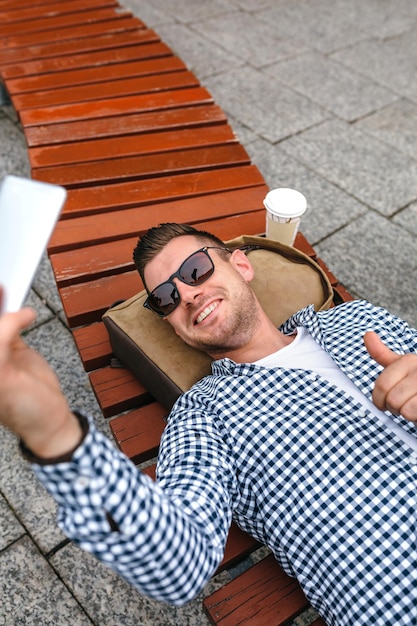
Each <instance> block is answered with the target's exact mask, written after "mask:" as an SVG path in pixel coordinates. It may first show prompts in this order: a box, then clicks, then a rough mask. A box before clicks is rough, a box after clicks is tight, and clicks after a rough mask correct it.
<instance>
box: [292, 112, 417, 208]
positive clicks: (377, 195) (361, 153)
mask: <svg viewBox="0 0 417 626" xmlns="http://www.w3.org/2000/svg"><path fill="white" fill-rule="evenodd" d="M281 147H282V149H283V150H284V151H285V152H288V153H289V154H291V155H292V156H294V157H295V158H298V159H299V160H300V161H302V162H303V163H304V164H305V165H306V166H308V167H310V168H311V169H313V170H315V171H317V172H318V173H319V174H321V175H322V176H323V177H324V178H326V179H327V180H329V181H330V182H332V183H333V184H335V185H337V186H338V187H341V188H342V189H344V190H345V191H347V192H348V193H350V194H351V195H352V196H353V197H355V198H357V199H358V200H360V201H361V202H363V203H365V204H367V205H368V206H369V207H370V208H372V209H375V210H377V211H379V212H380V213H381V214H382V215H386V216H389V215H393V214H394V213H396V212H397V211H398V210H399V209H401V208H403V207H405V206H406V205H408V204H409V203H410V202H412V201H414V200H416V199H417V161H412V160H411V159H409V158H407V157H406V156H405V155H404V154H402V153H401V152H399V151H398V150H395V149H394V148H392V147H389V146H387V145H386V144H385V143H383V142H382V141H379V140H378V139H375V138H373V137H370V136H369V135H368V134H365V133H363V132H361V131H360V130H359V129H358V128H354V127H353V126H351V125H348V124H346V123H344V122H342V121H338V120H331V121H328V122H324V123H323V124H321V125H320V126H316V127H315V128H312V129H310V130H308V131H306V132H304V133H302V134H299V135H297V136H294V137H291V138H290V139H288V140H286V141H284V142H282V144H281Z"/></svg>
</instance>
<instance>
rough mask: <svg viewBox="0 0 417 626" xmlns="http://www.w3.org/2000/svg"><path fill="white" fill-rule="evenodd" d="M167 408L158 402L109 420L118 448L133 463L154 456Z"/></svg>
mask: <svg viewBox="0 0 417 626" xmlns="http://www.w3.org/2000/svg"><path fill="white" fill-rule="evenodd" d="M166 416H167V410H166V408H164V407H163V406H162V405H161V404H159V403H158V402H152V403H151V404H149V405H147V406H145V407H141V408H139V409H136V410H134V411H130V412H129V413H126V414H124V415H119V416H118V417H114V418H113V419H112V420H111V421H110V428H111V431H112V435H113V437H114V439H115V441H116V443H117V445H118V447H119V448H120V450H122V451H123V452H124V453H125V454H126V455H127V456H128V457H129V458H130V459H131V460H132V461H133V462H134V463H143V462H144V461H147V460H148V459H151V458H153V457H155V456H156V454H157V452H158V448H159V441H160V439H161V435H162V433H163V431H164V429H165V426H166Z"/></svg>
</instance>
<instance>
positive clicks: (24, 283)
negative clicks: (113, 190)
mask: <svg viewBox="0 0 417 626" xmlns="http://www.w3.org/2000/svg"><path fill="white" fill-rule="evenodd" d="M66 195H67V192H66V190H65V189H64V187H61V186H59V185H51V184H49V183H42V182H38V181H35V180H31V179H29V178H22V177H19V176H5V177H4V178H3V179H2V181H1V182H0V286H1V287H2V288H3V305H2V310H1V311H0V312H13V311H18V310H19V309H20V308H21V306H22V304H23V303H24V301H25V299H26V296H27V294H28V291H29V289H30V286H31V284H32V281H33V278H34V276H35V273H36V270H37V268H38V265H39V262H40V260H41V257H42V254H43V252H44V250H45V248H46V246H47V244H48V241H49V238H50V236H51V234H52V231H53V229H54V227H55V224H56V222H57V220H58V217H59V214H60V212H61V210H62V207H63V206H64V203H65V199H66Z"/></svg>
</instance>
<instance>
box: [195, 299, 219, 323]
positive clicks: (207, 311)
mask: <svg viewBox="0 0 417 626" xmlns="http://www.w3.org/2000/svg"><path fill="white" fill-rule="evenodd" d="M216 307H217V304H216V303H215V302H214V303H213V304H210V306H208V307H207V308H206V309H204V311H201V313H200V315H199V316H198V317H197V319H196V323H197V324H201V322H202V321H203V320H205V319H206V317H207V315H210V313H211V312H212V311H214V309H215V308H216Z"/></svg>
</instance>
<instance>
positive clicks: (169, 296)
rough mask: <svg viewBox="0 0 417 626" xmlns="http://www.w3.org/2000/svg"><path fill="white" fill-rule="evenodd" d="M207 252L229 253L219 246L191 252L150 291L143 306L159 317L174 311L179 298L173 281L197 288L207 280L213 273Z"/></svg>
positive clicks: (212, 265) (212, 266)
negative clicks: (172, 272)
mask: <svg viewBox="0 0 417 626" xmlns="http://www.w3.org/2000/svg"><path fill="white" fill-rule="evenodd" d="M209 250H227V252H231V250H229V249H228V248H220V247H219V246H205V247H204V248H200V250H197V251H196V252H193V253H192V254H190V256H189V257H187V258H186V259H185V261H183V262H182V263H181V265H180V266H179V268H178V270H177V271H176V272H175V273H174V274H172V275H171V276H170V277H169V278H168V280H166V281H164V282H163V283H161V284H160V285H158V286H157V287H155V289H153V290H152V291H151V293H150V294H149V295H148V297H147V298H146V300H145V302H144V303H143V306H144V307H146V308H147V309H150V310H151V311H153V312H154V313H156V314H157V315H159V317H166V316H167V315H169V314H170V313H172V311H175V309H176V308H177V306H178V305H179V303H180V300H181V297H180V294H179V291H178V289H177V286H176V284H175V283H174V281H173V279H174V278H178V280H180V281H181V282H182V283H185V284H186V285H191V287H197V286H198V285H201V284H202V283H204V282H205V281H206V280H208V279H209V278H210V276H212V274H213V272H214V263H213V261H212V259H211V257H210V255H209V253H208V251H209Z"/></svg>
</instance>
